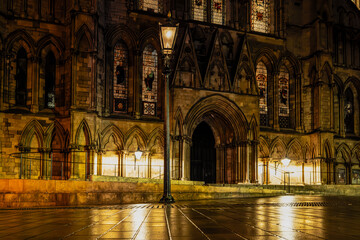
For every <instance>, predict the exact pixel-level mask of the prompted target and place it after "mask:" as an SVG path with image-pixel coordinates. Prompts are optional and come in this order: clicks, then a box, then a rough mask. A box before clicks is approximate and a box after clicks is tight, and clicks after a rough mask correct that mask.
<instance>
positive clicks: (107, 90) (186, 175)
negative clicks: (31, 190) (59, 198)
mask: <svg viewBox="0 0 360 240" xmlns="http://www.w3.org/2000/svg"><path fill="white" fill-rule="evenodd" d="M359 7H360V2H359V0H353V1H351V0H336V1H335V0H319V1H312V0H289V1H285V0H176V1H175V0H139V1H135V0H66V1H55V0H3V1H0V23H1V24H0V30H1V31H0V53H1V58H0V156H1V159H0V178H22V179H62V180H92V179H96V178H101V177H102V176H107V177H113V178H118V179H120V177H130V178H147V179H161V178H163V171H164V169H163V161H164V109H165V106H164V105H165V101H164V89H165V82H164V81H165V79H164V74H163V69H164V67H163V65H164V60H163V56H162V54H161V46H160V39H159V22H165V21H166V18H167V17H166V16H167V13H168V12H170V13H171V15H172V17H173V19H174V20H175V21H176V22H178V23H179V33H178V36H177V39H176V43H175V51H174V54H173V58H172V60H171V74H170V81H171V82H170V115H169V116H170V134H171V144H170V145H171V146H170V148H171V149H170V150H171V151H170V155H171V156H170V160H171V163H170V170H171V178H172V179H178V180H184V181H185V180H193V181H204V182H205V183H228V184H237V183H248V184H282V183H283V182H284V178H285V173H291V176H290V177H291V182H292V183H293V184H302V185H304V184H360V10H359ZM138 150H139V151H141V152H142V156H141V157H140V158H139V159H137V158H136V157H135V152H136V151H138ZM284 158H287V159H290V160H291V161H290V164H289V165H288V166H285V165H284V164H282V161H281V160H282V159H284Z"/></svg>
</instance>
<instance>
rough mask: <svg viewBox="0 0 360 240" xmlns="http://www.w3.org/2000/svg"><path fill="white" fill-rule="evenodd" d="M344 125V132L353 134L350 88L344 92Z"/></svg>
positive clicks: (352, 97) (352, 100)
mask: <svg viewBox="0 0 360 240" xmlns="http://www.w3.org/2000/svg"><path fill="white" fill-rule="evenodd" d="M344 123H345V132H346V133H354V95H353V93H352V91H351V89H350V88H348V89H347V90H346V92H345V102H344Z"/></svg>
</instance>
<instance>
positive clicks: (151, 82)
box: [142, 45, 158, 116]
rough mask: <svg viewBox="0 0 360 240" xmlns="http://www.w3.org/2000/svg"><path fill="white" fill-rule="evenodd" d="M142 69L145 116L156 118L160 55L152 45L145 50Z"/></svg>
mask: <svg viewBox="0 0 360 240" xmlns="http://www.w3.org/2000/svg"><path fill="white" fill-rule="evenodd" d="M142 61H143V68H142V71H143V72H142V78H143V80H142V101H143V114H144V115H150V116H156V103H157V89H158V86H157V83H158V70H157V68H158V54H157V52H156V49H155V48H154V47H153V46H152V45H147V46H146V47H145V49H144V52H143V56H142Z"/></svg>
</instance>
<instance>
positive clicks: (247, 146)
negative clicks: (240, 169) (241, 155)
mask: <svg viewBox="0 0 360 240" xmlns="http://www.w3.org/2000/svg"><path fill="white" fill-rule="evenodd" d="M250 153H251V141H247V142H246V167H245V169H246V179H245V182H246V183H250V171H251V167H250V157H251V156H250Z"/></svg>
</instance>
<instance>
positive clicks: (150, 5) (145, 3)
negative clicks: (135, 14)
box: [139, 0, 160, 13]
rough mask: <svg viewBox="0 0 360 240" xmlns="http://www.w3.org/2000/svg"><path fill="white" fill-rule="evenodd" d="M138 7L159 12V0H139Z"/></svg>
mask: <svg viewBox="0 0 360 240" xmlns="http://www.w3.org/2000/svg"><path fill="white" fill-rule="evenodd" d="M139 5H140V6H139V8H140V9H141V10H144V11H150V12H155V13H158V12H159V7H160V6H159V0H141V1H139Z"/></svg>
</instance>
